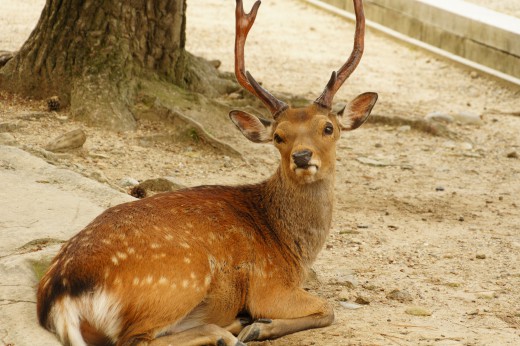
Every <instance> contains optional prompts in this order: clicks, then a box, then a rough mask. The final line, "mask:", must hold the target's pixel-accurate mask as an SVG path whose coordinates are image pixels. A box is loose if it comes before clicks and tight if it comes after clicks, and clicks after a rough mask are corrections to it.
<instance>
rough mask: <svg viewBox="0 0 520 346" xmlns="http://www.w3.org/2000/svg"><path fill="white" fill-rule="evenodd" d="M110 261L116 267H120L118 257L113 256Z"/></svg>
mask: <svg viewBox="0 0 520 346" xmlns="http://www.w3.org/2000/svg"><path fill="white" fill-rule="evenodd" d="M110 260H111V261H112V263H114V265H118V264H119V260H118V259H117V257H116V256H112V257H111V258H110Z"/></svg>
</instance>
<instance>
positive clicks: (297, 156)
mask: <svg viewBox="0 0 520 346" xmlns="http://www.w3.org/2000/svg"><path fill="white" fill-rule="evenodd" d="M311 157H312V151H310V150H301V151H297V152H295V153H293V154H292V158H293V161H294V163H295V164H296V167H298V168H305V167H307V166H308V165H309V161H310V160H311Z"/></svg>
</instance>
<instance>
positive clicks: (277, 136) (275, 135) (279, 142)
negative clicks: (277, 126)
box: [273, 133, 284, 144]
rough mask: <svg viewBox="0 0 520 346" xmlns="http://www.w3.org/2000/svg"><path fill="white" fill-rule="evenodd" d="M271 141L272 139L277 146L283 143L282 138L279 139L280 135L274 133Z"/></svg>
mask: <svg viewBox="0 0 520 346" xmlns="http://www.w3.org/2000/svg"><path fill="white" fill-rule="evenodd" d="M273 139H274V141H275V142H276V143H278V144H281V143H283V142H284V140H283V138H282V137H280V135H279V134H277V133H275V134H274V137H273Z"/></svg>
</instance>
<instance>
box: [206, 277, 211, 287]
mask: <svg viewBox="0 0 520 346" xmlns="http://www.w3.org/2000/svg"><path fill="white" fill-rule="evenodd" d="M210 283H211V275H209V274H208V275H206V277H205V278H204V285H205V286H209V284H210Z"/></svg>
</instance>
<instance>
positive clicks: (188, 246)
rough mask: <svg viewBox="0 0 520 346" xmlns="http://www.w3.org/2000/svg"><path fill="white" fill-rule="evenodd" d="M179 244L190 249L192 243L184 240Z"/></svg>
mask: <svg viewBox="0 0 520 346" xmlns="http://www.w3.org/2000/svg"><path fill="white" fill-rule="evenodd" d="M179 245H180V246H182V247H183V248H185V249H189V248H190V245H189V244H188V243H186V242H184V241H183V242H182V243H180V244H179Z"/></svg>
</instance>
